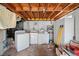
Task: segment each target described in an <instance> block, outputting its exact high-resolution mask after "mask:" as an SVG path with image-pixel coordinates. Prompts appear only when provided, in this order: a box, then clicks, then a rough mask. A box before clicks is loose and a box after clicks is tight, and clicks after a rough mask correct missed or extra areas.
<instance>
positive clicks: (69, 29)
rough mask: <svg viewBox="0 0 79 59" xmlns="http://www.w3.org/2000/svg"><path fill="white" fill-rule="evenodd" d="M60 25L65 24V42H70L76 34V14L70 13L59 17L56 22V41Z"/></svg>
mask: <svg viewBox="0 0 79 59" xmlns="http://www.w3.org/2000/svg"><path fill="white" fill-rule="evenodd" d="M60 25H64V34H63V40H62V42H63V44H66V43H69V42H70V40H72V39H73V36H74V16H73V13H72V12H71V13H69V14H67V15H66V16H64V17H62V18H60V19H58V20H57V21H55V23H54V39H55V40H54V41H56V39H57V34H58V29H59V26H60Z"/></svg>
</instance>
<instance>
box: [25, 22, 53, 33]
mask: <svg viewBox="0 0 79 59" xmlns="http://www.w3.org/2000/svg"><path fill="white" fill-rule="evenodd" d="M35 23H37V24H36V25H35ZM53 23H54V22H53V21H52V22H51V21H25V22H24V29H25V30H30V31H31V32H34V30H33V28H35V30H36V31H40V30H41V28H43V29H44V30H47V25H51V24H53Z"/></svg>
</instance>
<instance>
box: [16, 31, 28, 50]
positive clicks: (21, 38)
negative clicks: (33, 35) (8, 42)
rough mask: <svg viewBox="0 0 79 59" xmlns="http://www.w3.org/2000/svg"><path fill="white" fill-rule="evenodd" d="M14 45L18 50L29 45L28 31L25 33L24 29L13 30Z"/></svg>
mask: <svg viewBox="0 0 79 59" xmlns="http://www.w3.org/2000/svg"><path fill="white" fill-rule="evenodd" d="M15 47H16V50H17V51H18V52H19V51H21V50H24V49H26V48H28V47H29V33H25V32H24V31H16V32H15Z"/></svg>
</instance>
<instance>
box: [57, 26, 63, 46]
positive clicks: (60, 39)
mask: <svg viewBox="0 0 79 59" xmlns="http://www.w3.org/2000/svg"><path fill="white" fill-rule="evenodd" d="M63 31H64V28H63V27H60V28H59V30H58V35H57V39H56V44H57V45H60V44H61V41H62V37H63Z"/></svg>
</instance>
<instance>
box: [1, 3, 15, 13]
mask: <svg viewBox="0 0 79 59" xmlns="http://www.w3.org/2000/svg"><path fill="white" fill-rule="evenodd" d="M1 5H3V6H5V7H6V8H7V9H9V10H10V11H12V12H15V8H14V7H13V6H12V5H10V4H8V3H6V4H1Z"/></svg>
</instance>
